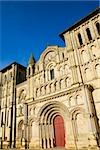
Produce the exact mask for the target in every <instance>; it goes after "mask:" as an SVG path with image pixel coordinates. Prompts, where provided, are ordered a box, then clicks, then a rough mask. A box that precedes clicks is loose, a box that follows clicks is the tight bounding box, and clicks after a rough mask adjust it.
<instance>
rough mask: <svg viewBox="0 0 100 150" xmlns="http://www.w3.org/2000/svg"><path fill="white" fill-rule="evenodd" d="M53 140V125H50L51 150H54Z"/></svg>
mask: <svg viewBox="0 0 100 150" xmlns="http://www.w3.org/2000/svg"><path fill="white" fill-rule="evenodd" d="M53 138H54V135H53V125H52V124H50V140H51V148H53V147H54V146H53Z"/></svg>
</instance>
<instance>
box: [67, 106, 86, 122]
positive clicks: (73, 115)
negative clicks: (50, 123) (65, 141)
mask: <svg viewBox="0 0 100 150" xmlns="http://www.w3.org/2000/svg"><path fill="white" fill-rule="evenodd" d="M70 113H71V115H70V117H71V120H73V119H74V118H75V115H76V114H77V113H82V114H84V115H85V110H84V109H83V108H82V107H77V108H74V109H72V110H71V111H70Z"/></svg>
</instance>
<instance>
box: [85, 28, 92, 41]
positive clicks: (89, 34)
mask: <svg viewBox="0 0 100 150" xmlns="http://www.w3.org/2000/svg"><path fill="white" fill-rule="evenodd" d="M86 33H87V36H88V39H89V41H91V40H92V36H91V32H90V29H89V28H87V29H86Z"/></svg>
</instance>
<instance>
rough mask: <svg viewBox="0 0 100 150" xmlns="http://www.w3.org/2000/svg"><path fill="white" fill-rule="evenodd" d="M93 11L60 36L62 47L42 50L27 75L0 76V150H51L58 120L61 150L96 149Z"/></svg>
mask: <svg viewBox="0 0 100 150" xmlns="http://www.w3.org/2000/svg"><path fill="white" fill-rule="evenodd" d="M99 20H100V14H99V9H96V10H95V11H94V12H92V13H91V14H89V15H88V16H87V17H85V18H83V19H82V20H80V21H79V22H77V23H76V24H74V25H73V26H71V27H70V28H68V29H67V30H65V31H64V32H63V33H61V34H60V36H61V38H62V39H63V40H64V41H65V45H66V46H65V47H58V46H47V48H46V49H45V50H44V52H43V53H42V55H41V56H40V59H39V60H38V61H37V62H35V59H34V57H33V56H31V57H30V60H29V63H28V66H27V69H26V68H25V67H23V66H22V65H19V64H17V63H13V64H11V65H9V66H7V67H6V68H4V69H2V70H1V71H0V106H1V107H0V120H1V121H0V140H1V143H0V144H1V147H2V148H5V147H17V148H18V149H20V148H25V147H26V148H27V147H29V148H39V149H41V148H43V149H46V148H53V147H56V146H57V139H56V138H55V136H56V135H55V134H56V133H55V130H56V129H54V120H55V118H56V117H57V116H61V117H62V119H63V124H64V139H63V140H64V143H65V144H64V146H63V147H65V148H66V149H72V150H74V149H84V150H85V149H94V150H96V149H99V147H100V23H99Z"/></svg>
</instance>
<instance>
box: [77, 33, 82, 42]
mask: <svg viewBox="0 0 100 150" xmlns="http://www.w3.org/2000/svg"><path fill="white" fill-rule="evenodd" d="M78 40H79V43H80V45H82V44H83V41H82V37H81V34H80V33H78Z"/></svg>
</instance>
